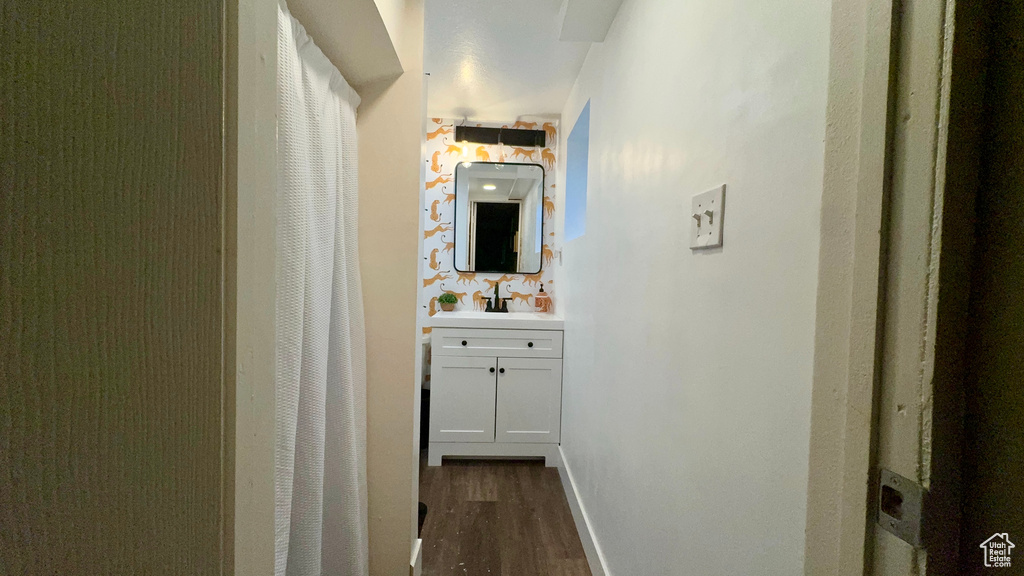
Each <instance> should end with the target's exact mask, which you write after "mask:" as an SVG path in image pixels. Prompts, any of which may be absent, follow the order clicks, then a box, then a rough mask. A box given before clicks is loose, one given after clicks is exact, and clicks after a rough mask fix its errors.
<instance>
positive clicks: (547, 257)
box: [540, 244, 555, 265]
mask: <svg viewBox="0 0 1024 576" xmlns="http://www.w3.org/2000/svg"><path fill="white" fill-rule="evenodd" d="M540 255H541V256H542V257H543V258H544V262H546V263H547V264H549V265H550V264H551V260H552V259H553V258H554V257H555V253H554V252H552V251H551V247H550V246H548V245H547V244H545V245H544V248H543V249H542V250H541V251H540Z"/></svg>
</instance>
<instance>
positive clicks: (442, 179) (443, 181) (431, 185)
mask: <svg viewBox="0 0 1024 576" xmlns="http://www.w3.org/2000/svg"><path fill="white" fill-rule="evenodd" d="M451 181H452V175H451V174H445V175H443V176H438V177H437V178H434V179H433V180H431V181H430V182H427V190H430V189H431V188H434V187H435V186H437V185H438V184H448V183H449V182H451Z"/></svg>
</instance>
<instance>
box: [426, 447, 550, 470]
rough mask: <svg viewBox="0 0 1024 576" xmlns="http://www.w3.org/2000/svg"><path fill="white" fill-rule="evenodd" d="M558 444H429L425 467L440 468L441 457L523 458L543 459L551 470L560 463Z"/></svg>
mask: <svg viewBox="0 0 1024 576" xmlns="http://www.w3.org/2000/svg"><path fill="white" fill-rule="evenodd" d="M561 455H562V454H561V452H559V446H558V444H539V443H520V442H430V443H429V444H428V447H427V466H440V465H441V458H442V457H443V456H453V457H458V458H523V457H531V456H533V457H543V458H544V465H545V466H550V467H552V468H554V467H556V466H558V465H559V464H558V463H559V461H561V459H562V458H561Z"/></svg>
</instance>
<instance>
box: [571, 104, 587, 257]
mask: <svg viewBox="0 0 1024 576" xmlns="http://www.w3.org/2000/svg"><path fill="white" fill-rule="evenodd" d="M589 157H590V101H589V100H587V105H586V106H584V107H583V111H582V112H580V115H579V118H577V119H576V124H575V125H574V126H573V127H572V132H570V133H569V141H568V145H567V146H566V162H565V241H566V242H568V241H570V240H572V239H574V238H579V237H580V236H583V234H584V233H585V232H586V231H587V163H588V160H589Z"/></svg>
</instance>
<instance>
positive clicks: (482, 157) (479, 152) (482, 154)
mask: <svg viewBox="0 0 1024 576" xmlns="http://www.w3.org/2000/svg"><path fill="white" fill-rule="evenodd" d="M476 159H477V160H479V161H481V162H490V161H491V155H490V154H488V153H487V148H486V147H484V146H480V147H479V148H477V149H476Z"/></svg>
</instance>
